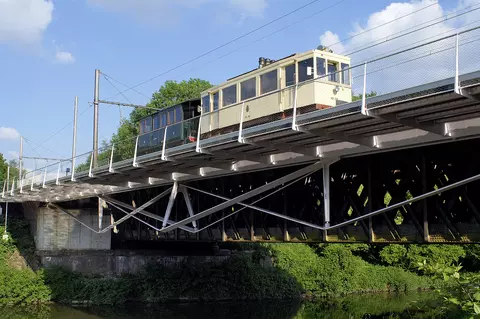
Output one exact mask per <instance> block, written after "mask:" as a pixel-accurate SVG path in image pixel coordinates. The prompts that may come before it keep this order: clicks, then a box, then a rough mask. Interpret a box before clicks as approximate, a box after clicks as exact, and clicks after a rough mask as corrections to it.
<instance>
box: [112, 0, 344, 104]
mask: <svg viewBox="0 0 480 319" xmlns="http://www.w3.org/2000/svg"><path fill="white" fill-rule="evenodd" d="M319 1H320V0H313V1H310V2H308V3H306V4H304V5H302V6H300V7H298V8H296V9H294V10H292V11H290V12H288V13H286V14H284V15H282V16H280V17H278V18H275V19H273V20H271V21H269V22H267V23H265V24H263V25H261V26H259V27H257V28H255V29H253V30H251V31H248V32H246V33H244V34H242V35H240V36H238V37H236V38H234V39H232V40H229V41H227V42H225V43H223V44H221V45H219V46H217V47H215V48H213V49H211V50H209V51H207V52H204V53H202V54H200V55H198V56H196V57H194V58H192V59H190V60H188V61H186V62H183V63H181V64H179V65H177V66H175V67H173V68H171V69H168V70H166V71H164V72H162V73H160V74H157V75H155V76H153V77H151V78H149V79H148V80H145V81H143V82H141V83H139V84H137V85H134V86H131V87H129V88H128V89H126V90H124V91H122V93H125V92H128V91H130V90H133V89H135V88H137V87H139V86H142V85H144V84H146V83H149V82H151V81H153V80H155V79H157V78H159V77H161V76H163V75H166V74H168V73H170V72H172V71H175V70H177V69H179V68H181V67H183V66H185V65H188V64H190V63H192V62H195V61H197V60H199V59H201V58H203V57H205V56H207V55H209V54H211V53H213V52H215V51H218V50H219V49H222V48H224V47H226V46H228V45H230V44H232V43H234V42H236V41H238V40H240V39H243V38H245V37H247V36H249V35H251V34H253V33H255V32H257V31H259V30H262V29H264V28H266V27H267V26H269V25H272V24H274V23H275V22H277V21H280V20H282V19H284V18H286V17H288V16H290V15H292V14H294V13H296V12H298V11H300V10H302V9H305V8H306V7H308V6H311V5H313V4H314V3H316V2H319ZM344 1H346V0H341V1H338V2H337V4H338V3H341V2H344ZM330 7H333V5H332V6H330ZM330 7H329V8H330ZM118 95H119V94H117V95H115V96H118ZM115 96H112V98H113V97H115ZM109 99H110V98H109Z"/></svg>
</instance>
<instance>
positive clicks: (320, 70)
mask: <svg viewBox="0 0 480 319" xmlns="http://www.w3.org/2000/svg"><path fill="white" fill-rule="evenodd" d="M326 63H327V59H325V58H320V57H317V77H324V76H325V75H327V67H326Z"/></svg>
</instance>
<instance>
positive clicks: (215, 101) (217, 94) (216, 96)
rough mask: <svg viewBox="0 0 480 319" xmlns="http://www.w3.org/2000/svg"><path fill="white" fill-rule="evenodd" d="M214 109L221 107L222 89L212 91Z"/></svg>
mask: <svg viewBox="0 0 480 319" xmlns="http://www.w3.org/2000/svg"><path fill="white" fill-rule="evenodd" d="M212 101H213V103H212V111H218V109H219V108H220V91H217V92H214V93H212Z"/></svg>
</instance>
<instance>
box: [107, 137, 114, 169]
mask: <svg viewBox="0 0 480 319" xmlns="http://www.w3.org/2000/svg"><path fill="white" fill-rule="evenodd" d="M114 150H115V143H114V144H112V153H111V154H110V165H109V167H108V171H109V172H110V173H113V151H114Z"/></svg>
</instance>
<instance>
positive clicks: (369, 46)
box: [340, 4, 480, 55]
mask: <svg viewBox="0 0 480 319" xmlns="http://www.w3.org/2000/svg"><path fill="white" fill-rule="evenodd" d="M469 7H470V8H471V7H474V6H469ZM479 9H480V4H477V6H476V7H474V8H472V9H470V10H468V11H466V12H462V13H459V14H457V15H454V16H450V17H448V14H447V15H444V17H445V16H447V17H446V18H444V19H442V20H440V21H437V22H434V23H431V24H429V25H426V26H423V27H420V28H417V29H414V30H412V31H409V32H406V33H403V34H400V35H397V36H395V37H393V38H388V39H386V40H380V41H374V42H376V43H373V44H371V45H368V46H367V47H361V48H360V47H357V48H354V49H352V51H344V52H341V53H340V54H343V55H353V54H356V53H359V52H362V51H365V50H368V49H371V48H373V47H376V46H379V45H381V44H383V43H386V42H390V41H393V40H396V39H399V38H402V37H404V36H407V35H411V34H413V33H415V32H419V31H422V30H425V29H427V28H430V27H432V26H435V25H437V24H440V23H444V22H445V21H447V20H451V19H454V18H458V17H460V16H463V15H465V14H468V13H471V12H474V11H477V10H479ZM457 11H459V10H457ZM457 11H456V12H457ZM436 19H440V18H436ZM436 19H433V20H436ZM433 20H431V21H433ZM406 30H408V29H406ZM404 31H405V30H404ZM404 31H400V32H397V33H394V34H398V33H401V32H404ZM440 34H441V33H440Z"/></svg>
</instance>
